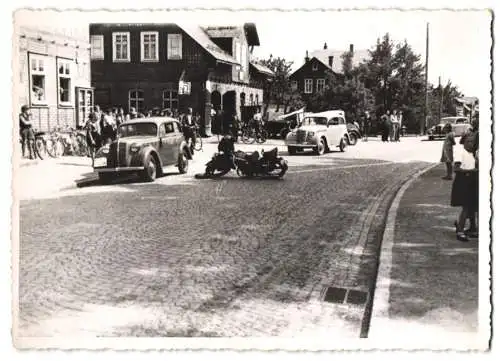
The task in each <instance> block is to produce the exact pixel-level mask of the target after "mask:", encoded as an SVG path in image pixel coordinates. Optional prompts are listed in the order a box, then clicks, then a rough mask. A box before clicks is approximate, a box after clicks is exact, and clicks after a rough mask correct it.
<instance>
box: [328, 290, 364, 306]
mask: <svg viewBox="0 0 500 361" xmlns="http://www.w3.org/2000/svg"><path fill="white" fill-rule="evenodd" d="M322 295H323V296H322V297H321V298H322V299H323V301H325V302H330V303H341V304H344V303H347V304H353V305H364V304H365V303H366V302H367V301H368V292H366V291H361V290H355V289H348V288H342V287H326V288H325V289H324V290H323V293H322Z"/></svg>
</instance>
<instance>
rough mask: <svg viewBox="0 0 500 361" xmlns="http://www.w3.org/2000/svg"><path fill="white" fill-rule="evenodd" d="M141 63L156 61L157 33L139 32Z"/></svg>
mask: <svg viewBox="0 0 500 361" xmlns="http://www.w3.org/2000/svg"><path fill="white" fill-rule="evenodd" d="M141 61H158V32H156V31H145V32H141Z"/></svg>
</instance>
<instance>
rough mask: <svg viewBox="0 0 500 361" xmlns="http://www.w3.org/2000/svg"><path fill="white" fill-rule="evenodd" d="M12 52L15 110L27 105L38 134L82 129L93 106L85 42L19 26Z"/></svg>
mask: <svg viewBox="0 0 500 361" xmlns="http://www.w3.org/2000/svg"><path fill="white" fill-rule="evenodd" d="M14 52H15V53H14V57H13V58H14V59H18V62H16V64H15V67H17V71H16V72H15V73H17V74H15V75H14V84H13V87H14V89H13V90H14V102H13V103H14V104H13V105H14V109H15V110H16V111H20V108H21V106H22V105H28V106H29V107H30V108H31V114H32V119H33V123H34V128H35V129H36V130H38V131H49V130H52V129H54V128H64V127H73V128H76V127H79V126H82V125H83V124H84V122H85V121H86V119H87V118H88V114H89V111H90V109H91V108H92V105H93V92H92V89H91V87H90V47H89V44H88V39H87V38H85V39H83V38H82V39H77V38H73V37H69V36H65V35H61V34H56V33H51V32H47V31H43V30H36V29H31V28H28V27H21V28H19V29H18V30H17V31H16V33H15V41H14ZM16 52H17V54H16Z"/></svg>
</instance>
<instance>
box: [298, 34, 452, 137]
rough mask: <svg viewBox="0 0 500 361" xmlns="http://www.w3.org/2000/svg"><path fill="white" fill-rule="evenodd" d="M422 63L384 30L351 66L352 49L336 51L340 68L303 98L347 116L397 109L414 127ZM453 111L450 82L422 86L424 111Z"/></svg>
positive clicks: (418, 111)
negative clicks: (365, 54)
mask: <svg viewBox="0 0 500 361" xmlns="http://www.w3.org/2000/svg"><path fill="white" fill-rule="evenodd" d="M424 71H425V68H424V66H423V64H422V61H421V57H420V55H418V54H416V53H415V52H414V51H413V49H412V48H411V46H410V45H409V44H408V43H407V42H406V41H404V42H402V43H394V41H392V40H391V38H390V36H389V34H385V35H384V37H383V38H382V39H378V40H377V43H376V45H375V46H374V48H373V49H372V50H370V56H369V59H367V60H366V61H365V62H363V63H361V64H359V65H357V66H356V67H353V62H352V54H351V53H350V52H346V53H344V54H343V55H342V74H336V75H329V76H328V78H327V80H326V87H325V89H324V91H322V92H319V93H315V94H314V95H312V96H311V97H310V98H309V100H308V103H307V106H308V108H309V109H310V110H311V111H321V110H326V109H342V110H344V111H345V112H346V117H347V119H348V120H350V119H352V118H357V117H359V115H360V114H361V113H362V112H369V113H370V114H372V115H373V116H375V117H376V118H379V117H380V116H381V115H382V114H383V113H385V112H386V111H387V110H390V111H392V110H393V109H397V110H401V111H402V112H403V124H404V125H405V126H406V127H407V128H408V130H409V131H413V132H418V131H419V124H420V121H421V120H422V119H423V117H424V113H425V92H426V85H425V74H424ZM441 90H442V94H443V99H442V109H443V110H442V115H443V116H445V115H453V114H455V106H454V98H455V97H458V96H460V95H461V94H460V92H459V90H458V88H457V87H456V86H454V85H452V83H451V82H448V84H447V85H446V86H444V87H441V88H440V87H432V86H430V87H429V88H428V114H429V115H430V117H431V118H433V119H437V117H439V114H440V113H439V104H440V102H441Z"/></svg>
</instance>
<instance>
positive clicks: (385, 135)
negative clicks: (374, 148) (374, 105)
mask: <svg viewBox="0 0 500 361" xmlns="http://www.w3.org/2000/svg"><path fill="white" fill-rule="evenodd" d="M380 125H381V126H382V142H387V141H389V133H390V129H391V120H390V112H389V111H387V112H386V113H385V114H382V116H381V117H380Z"/></svg>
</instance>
